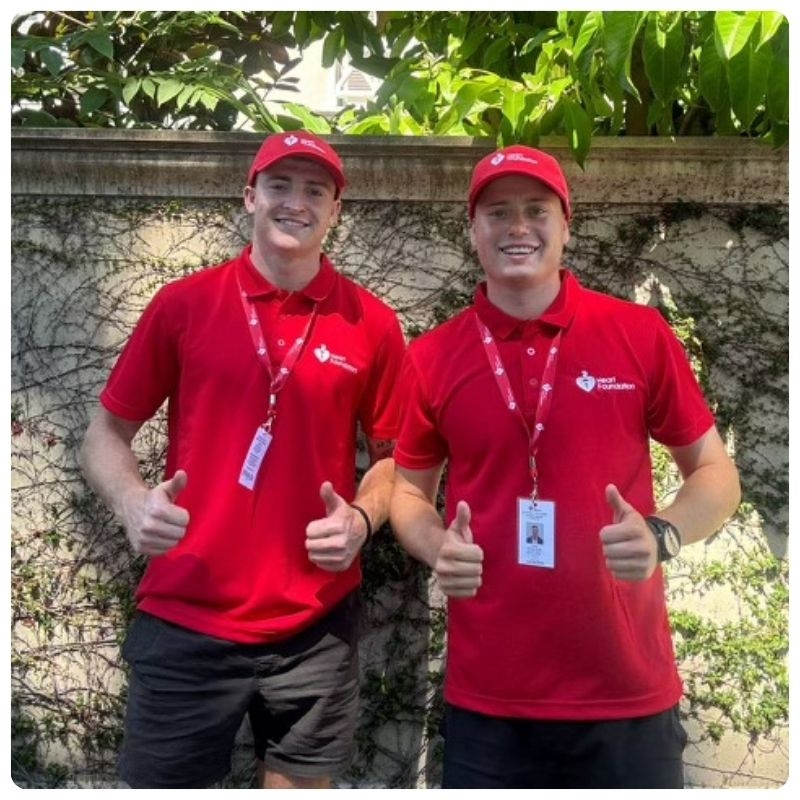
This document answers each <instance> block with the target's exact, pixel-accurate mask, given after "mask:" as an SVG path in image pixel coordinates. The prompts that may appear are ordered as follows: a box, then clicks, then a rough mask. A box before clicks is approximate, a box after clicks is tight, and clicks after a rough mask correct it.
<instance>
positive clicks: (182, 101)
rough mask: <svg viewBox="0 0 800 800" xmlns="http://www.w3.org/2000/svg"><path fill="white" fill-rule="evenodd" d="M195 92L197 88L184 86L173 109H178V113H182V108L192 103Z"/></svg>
mask: <svg viewBox="0 0 800 800" xmlns="http://www.w3.org/2000/svg"><path fill="white" fill-rule="evenodd" d="M196 91H197V87H196V86H193V85H186V86H184V87H183V89H182V90H181V93H180V94H179V95H178V97H177V99H176V100H175V107H176V108H177V109H178V111H182V110H183V108H184V106H186V105H190V106H191V105H192V104H193V103H194V95H195V92H196Z"/></svg>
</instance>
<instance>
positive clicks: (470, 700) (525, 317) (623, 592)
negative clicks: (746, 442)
mask: <svg viewBox="0 0 800 800" xmlns="http://www.w3.org/2000/svg"><path fill="white" fill-rule="evenodd" d="M468 208H469V218H470V223H471V228H470V232H471V238H472V243H473V246H474V248H475V250H476V251H477V255H478V259H479V261H480V262H481V266H482V267H483V270H484V273H485V277H486V280H485V282H483V283H482V284H481V285H480V286H479V287H478V289H477V291H476V293H475V302H474V305H473V306H471V307H470V308H468V309H467V310H465V311H463V312H462V313H460V314H458V315H457V316H455V317H454V318H453V319H451V320H450V321H448V322H446V323H444V324H443V325H441V326H440V327H438V328H437V329H435V330H434V331H432V332H430V333H427V334H425V335H423V336H421V337H419V338H418V339H416V340H415V341H414V342H413V343H412V344H411V345H410V347H409V350H408V354H407V357H406V360H405V364H404V368H403V374H402V378H401V383H402V388H403V393H404V398H405V400H404V403H405V407H404V414H403V422H402V425H401V432H400V435H399V438H398V443H397V449H396V452H395V460H396V463H397V471H398V474H397V477H396V479H395V489H394V496H393V499H392V511H391V520H392V526H393V528H394V530H395V533H396V534H397V536H398V538H399V540H400V542H401V543H402V544H403V545H404V546H405V547H406V548H407V549H408V551H409V552H410V553H411V554H412V555H414V556H415V557H417V558H419V559H420V560H421V561H423V562H425V563H426V564H428V565H429V566H430V567H431V568H432V569H433V570H434V572H435V575H436V577H437V579H438V582H439V585H440V586H441V588H442V590H443V591H444V593H445V594H446V595H447V596H448V627H447V637H448V645H447V647H448V652H447V676H446V681H445V689H444V692H445V700H446V703H447V710H446V718H445V729H444V732H445V758H444V787H445V788H485V789H494V788H498V789H499V788H581V789H584V788H677V787H681V786H683V768H682V752H683V748H684V745H685V742H686V739H685V734H684V732H683V729H682V727H681V724H680V720H679V714H678V702H679V700H680V697H681V691H682V689H681V681H680V678H679V676H678V672H677V669H676V665H675V656H674V653H673V648H672V641H671V637H670V630H669V623H668V619H667V610H666V607H665V601H664V584H663V575H662V570H661V562H662V561H665V560H666V559H668V558H671V557H673V556H674V555H675V554H676V553H677V550H678V548H679V546H680V542H681V538H682V539H683V542H684V544H688V543H690V542H696V541H699V540H701V539H703V538H705V537H707V536H709V535H710V534H711V533H712V532H713V531H715V530H716V529H717V528H718V527H719V526H720V525H721V524H722V523H723V522H724V521H725V519H726V518H727V517H728V516H729V515H730V514H732V513H733V512H734V510H735V509H736V506H737V504H738V502H739V481H738V475H737V472H736V469H735V467H734V465H733V463H732V462H731V460H730V458H729V457H728V455H727V453H726V451H725V447H724V445H723V442H722V440H721V438H720V436H719V434H718V432H717V429H716V427H715V422H714V418H713V416H712V414H711V412H710V410H709V409H708V406H707V405H706V403H705V401H704V399H703V397H702V395H701V393H700V389H699V387H698V384H697V381H696V379H695V377H694V375H693V374H692V371H691V369H690V367H689V364H688V361H687V359H686V357H685V354H684V352H683V349H682V347H681V345H680V343H679V342H678V341H677V339H676V338H675V336H674V335H673V333H672V332H671V330H670V329H669V327H668V325H667V324H666V322H665V321H664V320H663V318H662V317H661V316H660V314H659V313H658V311H657V310H656V309H653V308H648V307H644V306H640V305H635V304H633V303H628V302H624V301H622V300H618V299H616V298H613V297H609V296H607V295H602V294H599V293H597V292H592V291H589V290H587V289H584V288H583V287H582V286H581V285H580V283H579V282H578V280H577V278H576V277H575V276H574V275H573V274H572V273H571V272H570V271H569V270H567V269H565V268H564V266H563V264H562V256H563V251H564V246H565V245H566V243H567V241H568V240H569V221H570V215H571V204H570V196H569V190H568V187H567V182H566V180H565V177H564V174H563V172H562V170H561V167H560V165H559V164H558V162H557V161H556V160H555V159H554V158H553V157H552V156H550V155H549V154H547V153H543V152H541V151H539V150H535V149H533V148H529V147H522V146H513V147H508V148H505V149H502V150H499V151H497V152H495V153H492V154H491V155H489V156H487V157H486V158H485V159H483V160H482V161H480V162H479V163H478V165H477V166H476V168H475V170H474V172H473V175H472V181H471V184H470V191H469V207H468ZM650 437H652V438H653V439H655V440H657V441H659V442H661V443H663V444H664V445H666V447H667V448H669V451H670V453H671V455H672V457H673V458H674V460H675V462H676V463H677V466H678V468H679V470H680V472H681V475H682V478H683V483H682V486H681V488H680V489H679V491H678V492H677V494H676V495H675V497H674V499H673V500H672V501H671V502H670V504H669V505H667V506H665V507H664V508H661V509H659V510H656V507H655V498H654V495H653V481H652V472H651V462H650V453H649V446H650ZM445 462H447V476H448V477H447V492H446V512H445V518H446V520H449V523H448V524H447V525H445V524H444V523H443V521H442V519H441V518H440V517H439V515H438V513H437V510H436V507H435V498H436V493H437V488H438V485H439V481H440V478H441V475H442V468H443V465H444V464H445ZM534 525H535V526H536V528H537V530H538V533H539V536H538V537H537V538H538V539H539V540H540V541H537V542H534V541H533V537H532V536H531V535H530V531H531V530H532V526H534Z"/></svg>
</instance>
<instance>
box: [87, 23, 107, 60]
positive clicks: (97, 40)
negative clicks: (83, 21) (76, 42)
mask: <svg viewBox="0 0 800 800" xmlns="http://www.w3.org/2000/svg"><path fill="white" fill-rule="evenodd" d="M84 39H85V41H86V44H88V45H89V46H90V47H91V48H93V49H94V50H96V51H97V52H98V53H100V55H101V56H104V57H105V58H107V59H108V60H109V61H113V60H114V42H113V41H111V37H110V36H109V34H108V31H107V30H104V29H99V28H93V29H92V30H89V31H87V32H86V35H85V37H84Z"/></svg>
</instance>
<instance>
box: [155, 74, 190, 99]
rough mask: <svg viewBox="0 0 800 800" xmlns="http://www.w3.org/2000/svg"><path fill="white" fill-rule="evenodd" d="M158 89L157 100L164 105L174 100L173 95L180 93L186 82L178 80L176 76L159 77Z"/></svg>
mask: <svg viewBox="0 0 800 800" xmlns="http://www.w3.org/2000/svg"><path fill="white" fill-rule="evenodd" d="M157 82H158V89H157V90H156V102H157V103H158V105H160V106H163V105H164V104H165V103H168V102H169V101H170V100H172V98H173V97H175V96H176V95H178V94H180V93H181V92H182V91H183V89H184V87H185V84H184V83H183V81H179V80H176V79H175V78H167V79H166V80H164V79H159V80H158V81H157Z"/></svg>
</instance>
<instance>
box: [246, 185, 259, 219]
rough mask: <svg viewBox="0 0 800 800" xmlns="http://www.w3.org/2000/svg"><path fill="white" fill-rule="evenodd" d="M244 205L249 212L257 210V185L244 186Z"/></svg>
mask: <svg viewBox="0 0 800 800" xmlns="http://www.w3.org/2000/svg"><path fill="white" fill-rule="evenodd" d="M243 197H244V207H245V209H246V211H247V213H248V214H252V213H253V211H255V207H256V187H255V186H245V187H244V193H243Z"/></svg>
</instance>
